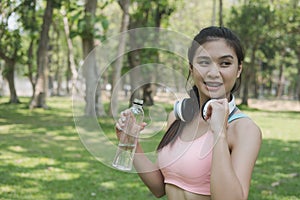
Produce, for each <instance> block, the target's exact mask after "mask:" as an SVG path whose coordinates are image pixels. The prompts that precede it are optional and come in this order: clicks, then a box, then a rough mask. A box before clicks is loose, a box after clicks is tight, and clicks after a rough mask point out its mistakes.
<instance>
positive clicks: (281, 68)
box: [276, 64, 284, 99]
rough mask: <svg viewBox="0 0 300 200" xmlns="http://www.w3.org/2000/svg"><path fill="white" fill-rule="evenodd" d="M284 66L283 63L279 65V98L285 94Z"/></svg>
mask: <svg viewBox="0 0 300 200" xmlns="http://www.w3.org/2000/svg"><path fill="white" fill-rule="evenodd" d="M283 71H284V66H283V64H281V65H280V67H279V75H278V83H277V92H276V97H277V99H279V98H280V97H281V96H282V95H283V89H284V75H283Z"/></svg>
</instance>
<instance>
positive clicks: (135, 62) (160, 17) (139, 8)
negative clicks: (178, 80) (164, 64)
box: [128, 0, 175, 105]
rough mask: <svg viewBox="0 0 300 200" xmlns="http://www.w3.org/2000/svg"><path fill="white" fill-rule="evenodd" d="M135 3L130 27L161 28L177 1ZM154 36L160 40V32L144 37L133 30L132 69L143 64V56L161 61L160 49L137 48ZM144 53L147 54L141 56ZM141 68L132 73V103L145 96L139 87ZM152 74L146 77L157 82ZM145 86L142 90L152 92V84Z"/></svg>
mask: <svg viewBox="0 0 300 200" xmlns="http://www.w3.org/2000/svg"><path fill="white" fill-rule="evenodd" d="M135 5H136V8H135V9H134V10H133V11H132V13H131V14H130V24H129V29H135V28H140V27H147V26H150V27H158V28H160V27H161V25H162V23H163V21H165V23H166V24H167V22H168V19H169V17H170V15H171V13H172V12H174V10H175V3H170V2H169V1H168V0H164V1H137V2H136V4H135ZM145 37H148V38H145ZM153 38H155V41H159V32H156V33H155V34H153V35H147V36H143V38H140V37H139V36H137V35H136V34H135V32H132V33H131V34H130V35H129V45H130V49H134V50H133V51H131V52H129V53H128V63H129V67H130V68H131V69H133V68H135V67H137V66H139V65H141V63H142V62H143V60H142V58H143V57H145V58H147V59H148V60H147V61H148V62H149V61H150V59H151V61H152V63H159V54H158V50H153V49H152V50H145V49H138V48H137V47H138V46H140V44H139V43H145V41H147V40H150V41H151V40H152V41H153ZM142 54H143V55H147V56H141V55H142ZM151 61H150V62H151ZM139 70H140V69H138V70H133V71H132V73H130V84H131V88H132V89H133V91H132V95H131V98H130V104H131V103H132V101H133V99H134V98H142V96H143V95H141V94H140V90H139V89H142V88H139V86H138V83H139V80H138V78H140V72H139ZM152 76H153V77H149V76H148V77H146V78H148V79H149V82H155V79H156V78H155V76H156V74H152ZM151 79H152V80H151ZM143 87H147V88H145V89H143V90H142V91H147V92H150V91H149V87H150V86H149V85H148V84H146V85H144V86H143ZM150 90H151V88H150ZM150 93H151V95H153V93H154V92H150ZM144 96H145V95H144ZM150 99H151V98H150ZM152 99H153V98H152ZM151 103H152V102H147V101H146V102H145V104H149V105H150V104H151Z"/></svg>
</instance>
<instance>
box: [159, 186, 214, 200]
mask: <svg viewBox="0 0 300 200" xmlns="http://www.w3.org/2000/svg"><path fill="white" fill-rule="evenodd" d="M165 189H166V195H167V197H168V200H210V196H207V195H201V194H195V193H191V192H188V191H186V190H183V189H181V188H179V187H177V186H175V185H172V184H166V185H165Z"/></svg>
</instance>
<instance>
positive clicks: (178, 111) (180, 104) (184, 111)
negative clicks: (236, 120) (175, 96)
mask: <svg viewBox="0 0 300 200" xmlns="http://www.w3.org/2000/svg"><path fill="white" fill-rule="evenodd" d="M192 101H193V100H192V99H191V98H185V99H182V100H179V101H176V102H175V104H174V114H175V117H176V119H179V120H181V121H183V122H189V121H191V120H192V119H193V117H194V114H195V109H194V108H193V106H192V105H193V102H192ZM214 101H216V99H210V100H208V101H207V102H205V103H204V105H203V107H202V113H201V114H202V117H203V119H205V118H206V113H207V108H208V106H209V104H210V103H211V102H214ZM228 105H229V115H231V114H233V113H234V112H235V110H236V108H237V107H236V104H235V98H234V96H233V95H231V100H230V102H229V103H228Z"/></svg>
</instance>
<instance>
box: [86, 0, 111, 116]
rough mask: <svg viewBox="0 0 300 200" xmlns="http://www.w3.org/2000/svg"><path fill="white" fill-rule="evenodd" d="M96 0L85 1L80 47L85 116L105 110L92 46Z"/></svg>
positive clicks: (101, 114) (98, 113)
mask: <svg viewBox="0 0 300 200" xmlns="http://www.w3.org/2000/svg"><path fill="white" fill-rule="evenodd" d="M96 8H97V0H86V3H85V23H86V27H85V34H84V35H82V47H83V48H82V49H83V56H84V58H87V59H86V60H85V64H84V65H85V66H84V69H83V71H84V72H83V75H84V77H85V80H86V97H85V100H86V105H85V115H86V116H94V115H95V114H96V116H104V115H105V111H104V107H103V105H102V101H101V87H99V85H98V78H99V77H98V75H99V73H98V71H97V63H96V55H95V53H94V52H93V51H92V50H93V48H94V36H93V32H94V21H95V20H94V18H95V13H96Z"/></svg>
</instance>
